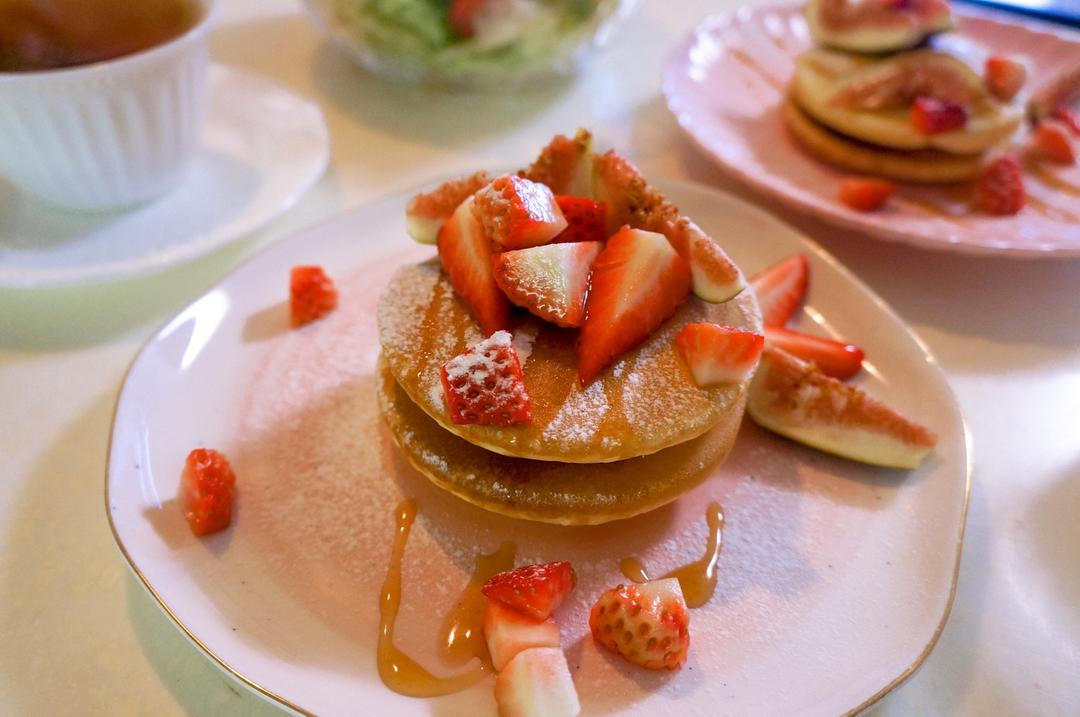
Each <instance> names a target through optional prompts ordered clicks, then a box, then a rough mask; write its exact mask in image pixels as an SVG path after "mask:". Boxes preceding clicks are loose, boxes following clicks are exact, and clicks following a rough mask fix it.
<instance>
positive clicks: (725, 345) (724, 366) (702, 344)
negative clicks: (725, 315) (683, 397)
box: [675, 323, 765, 388]
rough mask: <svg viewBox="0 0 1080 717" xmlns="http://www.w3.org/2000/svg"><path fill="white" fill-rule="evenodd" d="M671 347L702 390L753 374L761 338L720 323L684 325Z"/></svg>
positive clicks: (761, 345) (763, 344)
mask: <svg viewBox="0 0 1080 717" xmlns="http://www.w3.org/2000/svg"><path fill="white" fill-rule="evenodd" d="M675 346H676V347H677V348H678V349H679V353H680V354H681V355H682V357H683V360H685V361H686V364H687V366H689V367H690V373H692V374H693V375H694V382H695V383H697V385H698V386H701V387H702V388H705V387H708V386H716V385H717V384H721V383H737V382H739V381H742V380H744V379H746V378H748V377H749V376H750V375H751V374H753V373H754V368H755V367H756V366H757V362H758V359H759V358H760V357H761V350H762V349H763V348H764V347H765V337H764V336H762V335H761V334H756V333H754V332H753V331H745V330H743V329H736V328H732V327H731V326H721V325H720V324H704V323H702V324H687V325H686V326H683V327H682V328H681V329H679V333H677V334H675Z"/></svg>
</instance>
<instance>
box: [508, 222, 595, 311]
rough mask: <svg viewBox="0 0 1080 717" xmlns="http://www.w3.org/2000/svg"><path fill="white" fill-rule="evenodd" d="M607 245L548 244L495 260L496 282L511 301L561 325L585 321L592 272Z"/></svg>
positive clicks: (582, 243)
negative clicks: (586, 298)
mask: <svg viewBox="0 0 1080 717" xmlns="http://www.w3.org/2000/svg"><path fill="white" fill-rule="evenodd" d="M603 248H604V245H603V244H602V243H601V242H598V241H587V242H576V243H573V244H546V245H544V246H534V247H529V248H528V249H517V250H515V251H504V252H503V253H501V254H496V255H495V256H493V257H492V271H493V272H494V274H495V283H496V284H498V285H499V288H500V289H502V290H503V292H504V293H505V294H506V296H507V297H508V298H509V299H510V301H511V302H513V303H515V304H517V305H518V306H520V307H522V308H525V309H528V310H529V311H530V312H531V313H533V314H535V315H536V316H539V317H540V318H541V319H544V320H545V321H550V322H551V323H553V324H556V325H558V326H565V327H577V326H581V322H582V321H583V320H584V318H585V294H586V292H588V290H589V271H590V269H591V267H592V264H593V262H594V261H595V260H596V257H597V256H599V254H600V251H601V250H602V249H603Z"/></svg>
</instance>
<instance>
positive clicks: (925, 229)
mask: <svg viewBox="0 0 1080 717" xmlns="http://www.w3.org/2000/svg"><path fill="white" fill-rule="evenodd" d="M954 13H955V14H956V16H957V18H958V20H959V27H958V28H957V31H956V32H955V33H951V34H950V35H949V42H950V43H952V44H953V45H954V46H955V47H957V48H958V49H959V50H960V51H962V52H966V53H968V54H969V56H971V57H973V58H975V57H981V56H985V55H986V54H1004V55H1012V56H1016V57H1019V58H1021V59H1022V60H1024V61H1025V62H1026V63H1027V64H1028V68H1029V77H1030V78H1031V80H1030V81H1029V82H1030V84H1031V86H1032V87H1038V86H1040V85H1042V84H1044V83H1050V82H1052V81H1053V80H1054V79H1055V78H1056V77H1058V76H1060V75H1061V73H1064V72H1067V71H1069V70H1073V69H1075V68H1076V67H1077V66H1080V35H1078V34H1077V33H1075V32H1070V31H1067V30H1064V29H1062V28H1054V27H1052V26H1049V25H1046V24H1042V23H1038V22H1034V21H1030V20H1022V19H1019V18H1016V17H1015V16H1003V15H1001V14H993V13H989V12H986V11H982V10H974V9H971V8H967V7H965V8H960V7H959V6H957V7H956V8H954ZM810 47H811V40H810V36H809V32H808V30H807V27H806V21H805V19H804V18H803V15H802V10H801V3H800V5H781V6H767V7H758V8H750V7H744V8H742V9H740V10H739V11H738V12H735V13H733V14H730V15H720V16H715V17H710V18H708V19H706V20H705V21H704V22H702V23H701V25H699V26H698V27H697V29H695V30H694V32H692V33H691V34H690V35H689V36H688V37H687V38H686V39H685V40H684V41H683V42H681V43H680V44H679V46H678V47H677V48H676V50H675V51H674V53H673V54H672V56H671V59H670V60H669V61H668V63H667V65H666V67H665V69H664V77H663V88H664V95H665V97H666V98H667V104H668V108H669V109H670V110H671V111H672V113H673V114H674V115H675V117H676V119H677V120H678V122H679V125H680V126H681V127H682V128H683V130H684V131H685V132H686V133H687V134H688V135H689V136H690V138H691V139H693V140H694V142H695V143H696V144H697V145H698V146H699V147H700V148H701V149H702V150H703V151H704V152H705V154H706V155H708V156H709V157H711V158H712V159H713V160H714V161H715V162H716V163H717V164H719V165H720V166H722V167H723V168H725V169H726V170H728V171H730V172H731V173H732V174H734V175H735V176H736V177H738V178H739V179H740V180H741V181H744V182H746V183H747V184H750V185H751V186H753V187H754V188H755V189H757V190H758V191H761V192H763V193H765V194H767V195H768V196H769V197H771V198H773V199H776V200H778V201H781V202H783V203H785V204H790V205H791V206H794V207H796V208H798V209H800V210H802V211H805V212H807V213H810V214H813V215H815V216H818V217H820V218H822V219H824V220H826V221H829V222H832V223H834V224H839V225H841V226H845V227H849V228H853V229H858V230H862V231H864V232H865V233H866V234H867V236H869V237H873V238H880V239H892V240H896V241H901V242H906V243H909V244H914V245H916V246H920V247H925V248H929V249H947V250H953V251H960V252H968V253H974V254H998V255H1004V256H1010V257H1027V258H1039V257H1045V258H1064V257H1080V166H1073V167H1064V168H1062V167H1047V168H1045V169H1046V171H1047V172H1048V173H1049V175H1050V177H1049V179H1047V178H1046V177H1045V176H1036V175H1034V174H1031V173H1027V172H1026V173H1025V175H1024V182H1025V188H1026V190H1027V194H1028V197H1029V201H1028V205H1027V206H1026V207H1025V208H1024V209H1023V210H1022V211H1021V212H1020V213H1019V214H1017V215H1016V216H1012V217H989V216H986V215H982V214H979V213H976V212H973V211H972V210H971V209H969V207H968V199H967V196H966V195H967V193H968V192H967V191H966V190H965V188H964V187H963V186H961V187H954V188H949V189H943V188H940V187H938V188H935V187H916V186H913V185H910V186H909V185H900V186H899V188H898V191H897V195H896V196H894V198H893V199H892V200H891V201H890V202H889V204H888V206H887V207H886V208H885V209H884V210H883V211H878V212H857V211H854V210H852V209H850V208H848V207H846V206H845V205H844V204H842V203H841V202H840V201H839V200H838V199H837V192H838V186H839V180H840V178H841V177H842V176H844V175H845V174H850V172H845V171H844V170H840V169H836V168H834V167H831V166H829V165H827V164H824V163H823V162H820V161H819V160H817V159H815V158H813V157H811V156H810V155H809V154H807V153H806V152H805V151H804V150H803V149H802V148H801V147H800V146H799V145H798V144H797V143H796V141H795V140H794V139H792V138H791V137H790V136H789V134H788V132H787V128H786V127H785V126H784V122H783V119H782V117H781V111H780V108H781V100H782V98H783V96H784V94H785V92H786V86H787V83H788V81H789V79H790V78H791V75H792V73H793V72H794V67H795V65H794V61H795V57H796V56H797V55H799V54H801V53H802V52H804V51H806V50H807V49H809V48H810ZM1057 183H1063V186H1064V189H1062V188H1055V186H1053V184H1057Z"/></svg>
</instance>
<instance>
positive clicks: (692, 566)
mask: <svg viewBox="0 0 1080 717" xmlns="http://www.w3.org/2000/svg"><path fill="white" fill-rule="evenodd" d="M705 520H706V522H707V523H708V524H709V542H708V545H707V546H706V548H705V554H704V555H703V556H702V557H701V559H700V560H695V561H694V562H692V563H689V564H687V565H683V566H682V567H678V568H675V569H674V570H672V571H671V572H669V573H667V574H666V575H664V577H665V578H678V579H679V587H681V588H682V591H683V597H684V598H686V604H687V606H688V607H701V606H702V605H704V604H705V603H707V602H709V598H711V597H712V595H713V592H714V591H715V590H716V561H717V559H718V558H719V557H720V546H721V544H722V542H723V540H722V538H723V532H724V511H723V509H722V508H721V507H720V504H719V503H716V502H715V501H714V502H712V503H709V506H708V507H707V508H706V509H705ZM619 570H621V571H622V574H623V575H625V576H626V578H627V579H628V580H633V581H634V582H635V583H644V582H648V580H649V574H648V573H647V572H646V570H645V566H644V565H642V564H641V561H640V560H638V559H637V558H623V559H622V560H621V561H620V562H619Z"/></svg>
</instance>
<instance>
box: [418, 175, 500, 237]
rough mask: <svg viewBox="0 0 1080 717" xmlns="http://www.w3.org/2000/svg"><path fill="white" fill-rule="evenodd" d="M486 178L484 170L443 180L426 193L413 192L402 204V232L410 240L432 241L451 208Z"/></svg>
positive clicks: (485, 182)
mask: <svg viewBox="0 0 1080 717" xmlns="http://www.w3.org/2000/svg"><path fill="white" fill-rule="evenodd" d="M490 181H491V177H489V176H488V175H487V172H476V173H475V174H470V175H469V176H467V177H461V178H459V179H451V180H450V181H448V182H443V183H442V184H440V185H439V186H437V187H435V189H433V190H431V191H430V192H422V193H420V194H417V195H416V196H415V197H413V198H412V199H410V200H409V203H408V204H407V205H406V206H405V231H406V232H408V234H409V236H410V237H412V238H413V240H414V241H417V242H420V243H421V244H434V243H435V242H436V241H437V240H438V238H439V230H440V229H442V226H443V224H445V223H446V220H447V219H449V218H450V215H451V214H453V213H454V210H455V209H457V208H458V206H460V205H461V203H462V202H464V201H465V200H466V199H468V198H469V196H471V195H472V193H473V192H475V191H476V190H478V189H480V188H481V187H483V186H484V185H486V184H487V183H488V182H490Z"/></svg>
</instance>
